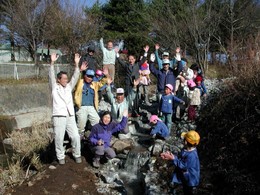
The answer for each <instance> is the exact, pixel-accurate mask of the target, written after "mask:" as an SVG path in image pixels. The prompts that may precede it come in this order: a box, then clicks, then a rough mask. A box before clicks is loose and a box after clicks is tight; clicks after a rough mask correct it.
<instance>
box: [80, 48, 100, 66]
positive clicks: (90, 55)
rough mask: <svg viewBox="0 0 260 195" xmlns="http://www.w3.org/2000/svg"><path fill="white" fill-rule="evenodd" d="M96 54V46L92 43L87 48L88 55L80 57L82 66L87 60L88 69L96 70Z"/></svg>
mask: <svg viewBox="0 0 260 195" xmlns="http://www.w3.org/2000/svg"><path fill="white" fill-rule="evenodd" d="M94 54H95V46H94V45H90V46H89V47H88V49H87V53H86V55H84V56H82V58H80V62H79V65H80V66H81V64H82V63H83V62H86V63H87V64H88V69H91V70H94V71H96V69H97V66H98V63H97V60H96V58H95V56H94Z"/></svg>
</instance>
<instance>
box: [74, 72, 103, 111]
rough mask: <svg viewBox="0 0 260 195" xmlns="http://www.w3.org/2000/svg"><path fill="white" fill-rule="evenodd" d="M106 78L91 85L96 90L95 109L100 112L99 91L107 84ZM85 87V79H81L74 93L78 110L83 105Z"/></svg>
mask: <svg viewBox="0 0 260 195" xmlns="http://www.w3.org/2000/svg"><path fill="white" fill-rule="evenodd" d="M106 81H107V79H106V77H104V78H103V79H101V80H100V81H98V82H96V81H92V82H91V84H90V87H91V88H92V89H93V90H94V105H95V109H96V110H98V90H99V89H100V88H101V87H102V86H103V85H105V84H106ZM83 86H84V79H83V78H80V79H79V80H78V83H77V86H76V88H75V92H74V103H75V105H76V106H77V108H80V107H81V104H82V91H83Z"/></svg>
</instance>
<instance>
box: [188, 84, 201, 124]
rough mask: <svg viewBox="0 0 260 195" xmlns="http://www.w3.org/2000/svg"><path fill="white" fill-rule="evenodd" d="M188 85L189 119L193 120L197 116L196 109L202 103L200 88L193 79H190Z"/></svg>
mask: <svg viewBox="0 0 260 195" xmlns="http://www.w3.org/2000/svg"><path fill="white" fill-rule="evenodd" d="M187 85H188V87H189V94H188V102H189V103H188V120H190V121H191V122H193V121H194V120H195V118H196V109H197V107H198V106H199V105H200V104H201V100H200V90H199V89H198V88H196V84H195V83H194V81H193V80H188V81H187Z"/></svg>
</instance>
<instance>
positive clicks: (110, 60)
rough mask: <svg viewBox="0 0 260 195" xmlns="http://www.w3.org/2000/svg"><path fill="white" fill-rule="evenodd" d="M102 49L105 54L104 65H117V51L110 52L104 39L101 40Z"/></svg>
mask: <svg viewBox="0 0 260 195" xmlns="http://www.w3.org/2000/svg"><path fill="white" fill-rule="evenodd" d="M100 48H101V50H102V52H103V64H113V65H115V63H116V52H115V49H112V50H108V49H107V48H105V46H104V42H103V38H101V39H100Z"/></svg>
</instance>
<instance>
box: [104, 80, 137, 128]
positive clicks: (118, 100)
mask: <svg viewBox="0 0 260 195" xmlns="http://www.w3.org/2000/svg"><path fill="white" fill-rule="evenodd" d="M111 83H112V80H111V79H108V80H107V88H106V90H107V96H108V100H109V102H110V103H111V115H112V118H113V119H114V120H115V121H116V122H120V121H121V120H122V118H123V113H124V111H125V110H127V112H128V108H129V104H130V103H131V102H133V100H134V99H135V97H136V90H137V89H136V88H137V85H138V84H139V80H134V87H133V90H132V91H131V92H130V94H129V95H128V96H127V97H125V94H124V89H123V88H117V89H116V97H114V95H113V94H112V92H111V87H110V84H111ZM128 132H129V128H128V125H126V127H125V128H124V133H128Z"/></svg>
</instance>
